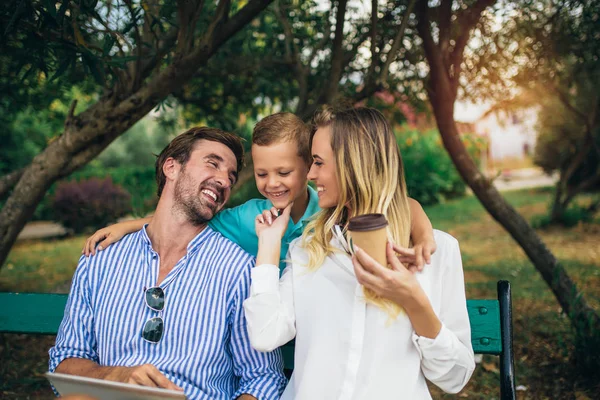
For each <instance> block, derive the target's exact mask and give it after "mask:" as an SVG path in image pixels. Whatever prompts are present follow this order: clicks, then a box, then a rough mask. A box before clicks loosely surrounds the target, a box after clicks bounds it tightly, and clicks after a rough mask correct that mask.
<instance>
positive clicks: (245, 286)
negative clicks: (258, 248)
mask: <svg viewBox="0 0 600 400" xmlns="http://www.w3.org/2000/svg"><path fill="white" fill-rule="evenodd" d="M251 263H252V265H251V266H250V268H248V269H246V272H245V273H244V274H243V276H242V277H241V279H240V280H239V282H238V286H237V291H236V296H235V302H234V310H233V313H234V314H233V318H232V321H233V322H232V324H233V326H232V333H231V343H230V346H231V352H232V354H233V362H234V372H235V374H236V376H238V377H239V379H240V381H239V387H238V389H237V390H236V392H235V395H234V398H237V397H238V396H240V395H242V394H249V395H252V396H254V397H256V398H257V399H259V400H262V399H278V398H279V397H280V396H281V394H282V392H283V389H284V388H285V385H286V383H287V379H286V378H285V376H284V374H283V357H282V355H281V350H279V349H276V350H274V351H271V352H259V351H257V350H255V349H254V348H253V347H252V346H251V344H250V338H249V336H248V329H247V324H246V318H245V316H244V308H243V302H244V300H245V299H246V298H247V297H248V294H249V287H250V271H251V267H252V266H254V261H252V262H251Z"/></svg>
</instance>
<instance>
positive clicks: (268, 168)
mask: <svg viewBox="0 0 600 400" xmlns="http://www.w3.org/2000/svg"><path fill="white" fill-rule="evenodd" d="M252 160H253V162H254V177H255V179H256V186H257V188H258V191H259V192H260V194H262V195H263V196H264V197H265V199H252V200H248V201H247V202H246V203H244V204H242V205H240V206H237V207H234V208H229V209H226V210H223V211H221V212H219V213H218V214H217V215H215V216H214V217H213V218H212V219H211V220H210V221H209V222H208V225H209V226H210V227H211V228H212V229H214V230H216V231H218V232H220V233H221V234H222V235H223V236H225V237H227V238H228V239H230V240H231V241H233V242H235V243H237V244H238V245H240V247H242V248H243V249H244V250H246V251H247V252H248V253H250V254H252V255H254V256H256V254H257V252H258V237H257V236H256V232H255V229H254V223H255V219H256V216H257V215H258V214H261V213H262V212H263V211H265V210H270V209H271V208H272V207H275V208H277V209H280V210H282V209H284V208H285V207H286V206H287V205H289V204H290V203H292V202H293V203H294V204H293V206H292V209H291V212H290V222H289V225H288V227H287V230H286V232H285V234H284V236H283V238H282V240H281V252H280V263H279V268H280V270H281V271H283V269H284V268H285V261H284V260H285V257H286V255H287V251H288V246H289V244H290V242H292V241H293V240H294V239H296V238H297V237H299V236H301V235H302V230H303V228H304V225H305V223H306V222H307V220H308V219H309V218H310V217H311V216H312V215H314V214H315V213H317V212H318V211H319V210H320V209H319V206H318V197H317V193H316V191H315V190H314V189H313V188H312V187H310V186H308V179H307V175H308V171H309V169H310V166H311V164H312V155H311V150H310V127H309V126H308V125H306V124H305V123H304V122H303V121H302V120H301V119H300V118H298V117H297V116H296V115H294V114H292V113H277V114H273V115H270V116H268V117H266V118H264V119H262V120H261V121H260V122H259V123H257V124H256V126H255V127H254V130H253V132H252ZM409 200H410V201H409V203H410V208H411V215H412V226H411V238H412V242H413V243H414V247H413V249H410V250H409V249H406V250H405V251H404V252H403V253H402V257H401V258H400V260H401V261H403V262H406V263H408V264H410V265H415V266H417V268H419V269H420V268H422V266H423V263H424V262H427V263H429V261H430V257H431V254H432V253H433V252H434V251H435V242H434V240H433V229H432V226H431V222H430V221H429V219H428V218H427V215H425V212H424V211H423V209H422V208H421V205H420V204H419V203H418V202H417V201H415V200H413V199H409ZM150 220H151V217H148V218H143V219H139V220H134V221H127V222H122V223H119V224H115V225H111V226H109V227H107V228H103V229H100V230H98V231H96V233H94V234H93V235H92V236H91V237H90V238H88V239H87V241H86V244H85V246H84V249H83V253H84V254H85V255H86V256H87V255H89V254H95V250H96V244H98V247H97V249H98V250H102V249H105V248H106V247H107V246H108V245H110V244H112V243H114V242H116V241H118V240H120V239H121V238H122V237H123V236H124V235H126V234H128V233H131V232H135V231H138V230H140V229H141V228H142V226H143V225H144V224H146V223H148V222H149V221H150ZM98 242H100V243H98Z"/></svg>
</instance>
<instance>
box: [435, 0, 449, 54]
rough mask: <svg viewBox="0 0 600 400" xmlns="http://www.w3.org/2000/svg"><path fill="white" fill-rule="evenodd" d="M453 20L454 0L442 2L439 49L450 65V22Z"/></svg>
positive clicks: (439, 21)
mask: <svg viewBox="0 0 600 400" xmlns="http://www.w3.org/2000/svg"><path fill="white" fill-rule="evenodd" d="M451 19H452V0H442V4H441V5H440V12H439V20H438V23H439V27H440V33H439V39H438V43H439V48H440V51H441V52H442V57H443V58H444V61H445V62H446V65H448V61H449V60H448V55H449V53H450V20H451Z"/></svg>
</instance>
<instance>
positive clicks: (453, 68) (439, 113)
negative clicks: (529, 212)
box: [417, 0, 600, 365]
mask: <svg viewBox="0 0 600 400" xmlns="http://www.w3.org/2000/svg"><path fill="white" fill-rule="evenodd" d="M494 2H495V0H477V1H476V2H475V3H474V4H473V5H472V6H471V7H470V8H468V9H467V10H465V11H464V12H463V13H462V17H463V18H462V21H460V25H459V27H460V29H457V30H456V34H457V37H456V38H455V39H453V40H454V42H455V46H454V48H453V49H452V51H450V50H449V49H448V48H446V49H445V50H444V48H443V46H440V45H438V44H437V43H436V42H435V41H434V39H433V35H432V32H431V23H430V20H429V16H428V13H429V6H428V4H427V2H420V3H419V7H420V8H419V10H418V12H417V13H418V19H417V29H418V31H419V36H421V39H422V40H423V49H424V51H425V57H426V59H427V62H428V64H429V76H428V79H429V81H428V82H427V93H428V97H429V100H430V102H431V106H432V108H433V113H434V115H435V119H436V123H437V126H438V129H439V131H440V134H441V136H442V141H443V143H444V147H445V148H446V150H447V151H448V153H449V155H450V158H451V159H452V162H453V163H454V165H455V166H456V169H457V170H458V172H459V174H460V175H461V177H462V179H463V180H464V181H465V182H466V183H467V185H469V187H470V188H471V190H472V191H473V193H474V194H475V195H476V196H477V198H478V199H479V201H480V202H481V204H482V205H483V206H484V207H485V209H486V210H487V211H488V212H489V213H490V214H491V215H492V217H493V218H494V219H495V220H496V221H498V223H500V225H502V227H504V229H506V230H507V231H508V233H509V234H510V235H511V236H512V237H513V239H514V240H515V241H516V242H517V243H518V244H519V245H520V246H521V248H523V250H524V251H525V253H526V254H527V257H529V259H530V260H531V262H532V263H533V265H534V266H535V268H536V269H537V270H538V271H539V272H540V274H541V275H542V278H543V279H544V280H545V281H546V283H547V284H548V286H549V287H550V290H552V292H553V293H554V296H555V297H556V299H557V300H558V303H559V304H560V306H561V307H562V309H563V310H564V312H565V313H566V314H567V315H568V317H569V319H570V321H571V324H572V326H573V327H574V329H575V331H576V334H577V337H578V338H577V339H578V340H577V341H576V345H577V347H578V350H582V351H578V353H579V354H578V355H579V356H580V355H584V358H582V360H583V361H585V362H586V363H589V364H591V365H598V364H600V358H599V356H598V353H597V347H598V346H600V317H599V316H598V314H597V313H596V311H595V310H594V309H593V308H592V307H591V306H590V305H589V304H588V303H587V301H586V300H585V298H584V297H583V293H581V292H580V291H579V290H578V289H577V285H576V284H575V282H573V280H571V278H570V277H569V275H568V274H567V271H566V270H565V269H564V268H563V267H562V266H561V265H560V264H559V262H558V260H557V259H556V258H555V257H554V255H553V254H552V253H551V252H550V250H548V248H547V247H546V245H545V244H544V243H543V242H542V240H541V239H540V237H539V236H538V235H537V234H536V232H535V231H534V230H533V228H531V226H529V224H528V223H527V221H525V219H524V218H523V217H522V216H521V215H520V214H519V213H518V212H517V211H516V210H515V209H514V208H513V207H512V206H511V205H510V204H508V202H507V201H506V200H505V199H504V198H503V197H502V196H501V195H500V193H499V192H498V190H496V188H495V187H494V186H493V185H492V184H491V182H490V181H489V180H488V179H487V178H486V177H485V176H484V175H483V174H482V173H481V172H480V171H479V170H478V168H477V166H476V165H475V163H474V162H473V160H472V159H471V157H470V155H469V153H468V152H467V149H466V148H465V146H464V144H463V143H462V141H461V139H460V135H459V133H458V129H457V127H456V121H455V120H454V103H455V101H456V96H457V88H458V84H459V79H460V67H461V63H462V59H463V51H464V47H465V46H466V43H467V42H468V40H469V37H470V31H471V29H473V28H474V27H475V25H476V24H477V21H478V20H479V19H480V17H481V14H482V12H483V11H484V10H485V8H486V7H488V6H490V5H491V4H493V3H494ZM446 18H448V16H446ZM458 18H461V15H459V17H458ZM446 22H448V21H446ZM443 32H445V31H444V30H442V31H440V33H439V35H438V36H439V39H438V42H439V43H445V42H446V41H447V40H449V39H450V38H449V37H447V36H444V35H450V33H449V32H446V33H445V34H443ZM440 35H441V36H440ZM585 349H588V350H592V349H595V350H594V351H592V352H591V353H592V354H585V351H586V350H585Z"/></svg>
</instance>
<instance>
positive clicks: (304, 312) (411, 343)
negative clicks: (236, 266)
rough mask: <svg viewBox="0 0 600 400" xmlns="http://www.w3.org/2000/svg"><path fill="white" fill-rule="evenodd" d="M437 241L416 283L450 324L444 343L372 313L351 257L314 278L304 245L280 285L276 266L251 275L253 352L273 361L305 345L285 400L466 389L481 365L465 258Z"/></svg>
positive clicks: (450, 241) (444, 237)
mask: <svg viewBox="0 0 600 400" xmlns="http://www.w3.org/2000/svg"><path fill="white" fill-rule="evenodd" d="M434 236H435V241H436V243H437V251H436V252H435V254H434V255H433V256H432V259H431V265H428V266H426V267H425V268H424V270H423V271H422V272H420V273H418V274H417V279H418V281H419V283H420V284H421V286H422V287H423V289H424V290H425V292H426V294H427V296H428V297H429V300H430V302H431V305H432V307H433V309H434V311H435V313H436V314H437V316H438V317H439V318H440V320H441V321H442V329H441V331H440V333H439V334H438V336H437V337H436V338H435V339H430V338H426V337H420V336H417V335H416V334H415V332H414V330H413V328H412V325H411V323H410V320H409V319H408V317H407V315H406V314H405V313H402V314H401V315H399V316H398V317H397V318H395V319H391V318H390V316H389V315H388V314H387V313H386V312H385V311H383V310H382V309H380V308H379V307H377V306H374V305H372V304H367V303H366V302H365V297H364V294H363V288H362V286H361V285H359V284H358V282H357V280H356V276H355V274H354V268H353V266H352V260H351V258H350V256H348V255H347V254H346V253H345V252H342V251H340V252H338V253H334V254H331V255H329V256H328V257H327V258H326V260H325V262H324V264H323V265H322V266H321V267H320V268H319V269H317V270H315V271H310V270H308V269H307V268H306V265H307V264H308V255H307V253H306V251H305V250H304V249H303V248H302V247H301V242H300V241H299V240H301V239H299V240H296V241H294V242H293V243H292V245H291V246H290V251H289V253H288V260H289V261H288V267H287V268H286V270H285V271H284V273H283V275H282V277H281V279H279V270H278V268H277V267H276V266H274V265H260V266H257V267H255V268H254V269H253V270H252V284H251V295H250V297H249V298H248V299H247V300H246V301H245V302H244V309H245V312H246V319H247V323H248V331H249V335H250V341H251V343H252V345H253V346H254V347H255V348H256V349H258V350H261V351H270V350H272V349H275V348H277V347H278V346H281V345H283V344H285V343H287V342H288V341H289V340H291V339H292V338H294V337H296V349H295V366H294V373H293V375H292V378H291V380H290V382H289V384H288V386H287V388H286V390H285V392H284V394H283V396H282V399H311V400H313V399H327V400H330V399H340V400H350V399H369V400H370V399H393V398H398V399H430V398H431V396H430V394H429V390H428V388H427V384H426V381H425V379H428V380H430V381H431V382H433V383H434V384H436V385H437V386H439V387H440V388H441V389H442V390H444V391H447V392H451V393H456V392H458V391H460V390H461V389H462V388H463V387H464V386H465V385H466V383H467V382H468V380H469V378H470V377H471V374H472V373H473V369H474V368H475V363H474V359H473V348H472V346H471V327H470V324H469V316H468V313H467V306H466V299H465V288H464V278H463V271H462V262H461V258H460V251H459V248H458V242H457V241H456V239H454V238H453V237H452V236H450V235H448V234H446V233H444V232H441V231H434ZM331 244H332V245H333V246H334V247H336V248H338V249H342V243H341V242H340V241H338V239H336V238H334V239H332V242H331Z"/></svg>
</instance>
